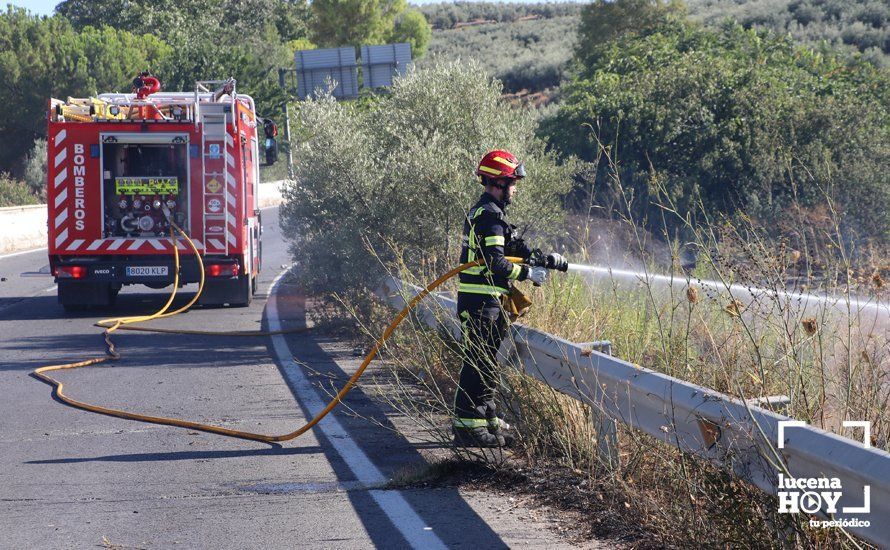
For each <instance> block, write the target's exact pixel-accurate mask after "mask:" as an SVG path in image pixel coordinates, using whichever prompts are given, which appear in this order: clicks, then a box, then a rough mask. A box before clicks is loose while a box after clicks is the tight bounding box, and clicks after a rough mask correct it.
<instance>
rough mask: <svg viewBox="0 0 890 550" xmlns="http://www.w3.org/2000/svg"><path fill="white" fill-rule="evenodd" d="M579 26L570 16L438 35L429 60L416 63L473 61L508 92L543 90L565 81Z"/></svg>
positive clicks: (481, 26)
mask: <svg viewBox="0 0 890 550" xmlns="http://www.w3.org/2000/svg"><path fill="white" fill-rule="evenodd" d="M578 22H579V18H578V17H577V16H575V15H571V16H559V17H554V18H550V19H537V20H526V21H516V22H513V23H490V24H485V25H478V26H474V27H465V28H459V29H453V30H444V31H434V32H433V38H432V41H431V42H430V47H429V53H428V56H427V58H426V59H423V60H420V61H419V62H418V64H419V65H420V66H425V65H428V64H430V63H436V62H438V61H441V60H454V59H464V60H469V59H473V60H476V61H478V62H479V63H480V64H482V66H484V67H486V68H487V69H488V71H489V72H490V73H491V74H492V75H493V76H495V77H496V78H498V79H499V80H501V81H502V82H503V84H504V90H505V91H506V92H518V91H520V90H523V89H526V90H529V91H541V90H545V89H547V88H552V87H555V86H558V85H559V83H560V82H561V81H562V79H563V78H565V76H566V70H567V67H568V62H569V60H570V59H571V58H572V52H573V49H574V47H575V37H576V28H577V26H578Z"/></svg>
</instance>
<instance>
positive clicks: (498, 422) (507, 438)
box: [488, 412, 516, 447]
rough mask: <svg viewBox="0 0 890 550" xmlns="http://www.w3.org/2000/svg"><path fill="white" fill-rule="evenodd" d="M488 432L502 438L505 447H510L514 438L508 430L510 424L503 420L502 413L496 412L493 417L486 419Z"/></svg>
mask: <svg viewBox="0 0 890 550" xmlns="http://www.w3.org/2000/svg"><path fill="white" fill-rule="evenodd" d="M488 433H490V434H491V435H494V436H496V437H501V438H503V439H504V446H505V447H512V446H513V443H514V442H515V440H516V438H515V437H513V434H512V433H511V432H510V425H509V424H507V423H506V422H505V421H504V413H501V412H499V413H497V416H496V417H495V418H489V419H488Z"/></svg>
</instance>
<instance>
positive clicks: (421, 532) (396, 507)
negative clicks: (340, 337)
mask: <svg viewBox="0 0 890 550" xmlns="http://www.w3.org/2000/svg"><path fill="white" fill-rule="evenodd" d="M285 273H287V270H285V271H283V272H281V273H280V274H279V275H278V276H277V277H275V280H274V281H273V282H272V286H271V287H270V289H269V301H268V302H267V303H266V313H267V317H268V319H269V330H270V331H276V330H281V322H280V321H279V319H278V300H277V294H276V292H277V291H278V284H279V282H280V281H281V278H282V277H283V276H284V274H285ZM272 347H273V349H274V350H275V355H277V356H278V360H279V361H280V362H281V364H282V365H283V366H284V369H283V371H284V376H285V377H286V378H287V380H288V382H290V385H291V387H292V388H293V389H294V391H296V392H297V393H298V394H299V399H300V401H301V402H302V403H303V405H304V406H305V407H306V408H307V409H308V410H309V414H310V415H312V416H315V415H316V414H318V413H319V412H321V410H322V409H324V407H325V405H326V403H325V402H323V401H322V399H321V398H320V397H319V395H318V393H317V391H316V389H315V387H314V386H312V384H311V383H310V382H309V380H308V379H307V378H306V376H305V375H304V374H303V370H302V369H301V368H300V367H299V366H298V365H297V363H296V362H295V361H294V359H293V354H292V353H291V352H290V350H289V349H288V347H287V341H285V339H284V337H283V336H282V335H280V334H279V335H275V336H272ZM316 429H319V430H321V431H322V432H323V433H324V434H325V435H326V436H327V438H328V441H330V443H331V445H332V446H333V447H334V450H336V451H337V454H339V455H340V458H342V459H343V462H345V463H346V465H347V467H348V468H349V469H350V470H352V472H353V474H355V477H356V479H358V481H360V482H361V483H363V484H365V485H380V484H383V483H386V481H387V478H386V477H385V476H384V475H383V473H382V472H381V471H380V470H379V469H378V468H377V466H375V465H374V463H373V462H371V459H369V458H368V455H366V454H365V453H364V451H362V450H361V449H360V448H359V446H358V445H356V443H355V442H354V441H353V440H352V438H351V436H350V435H349V432H347V431H346V430H345V429H343V426H342V425H341V424H340V422H339V421H338V420H337V419H336V418H335V417H334V416H333V415H328V416H326V417H325V418H324V420H322V421H321V422H319V423H318V424H317V425H316ZM369 493H370V494H371V498H373V499H374V501H375V502H376V503H377V505H378V506H380V508H381V509H382V510H383V512H384V513H385V514H386V516H387V517H388V518H389V520H390V521H391V522H392V524H393V525H394V526H395V528H396V529H398V530H399V532H400V533H401V534H402V536H403V537H405V540H406V541H408V544H409V545H411V547H412V548H423V549H431V548H442V549H444V548H446V546H445V544H444V543H443V542H442V539H440V538H439V537H438V535H436V534H435V533H434V532H433V531H432V530H431V529H429V526H428V525H427V524H426V522H425V521H424V520H423V519H422V518H421V517H420V516H418V515H417V512H415V511H414V509H413V508H412V507H411V505H410V504H409V503H408V501H407V500H405V497H404V496H402V493H401V492H399V491H380V490H372V491H369Z"/></svg>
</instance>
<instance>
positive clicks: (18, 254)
mask: <svg viewBox="0 0 890 550" xmlns="http://www.w3.org/2000/svg"><path fill="white" fill-rule="evenodd" d="M41 250H46V247H45V246H44V247H43V248H32V249H31V250H21V251H19V252H11V253H9V254H4V255H2V256H0V260H3V259H6V258H12V257H13V256H21V255H22V254H30V253H32V252H40V251H41Z"/></svg>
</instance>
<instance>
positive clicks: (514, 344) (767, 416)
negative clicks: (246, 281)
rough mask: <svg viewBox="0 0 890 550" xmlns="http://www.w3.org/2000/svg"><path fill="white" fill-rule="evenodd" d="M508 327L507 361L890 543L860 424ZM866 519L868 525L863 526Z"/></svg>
mask: <svg viewBox="0 0 890 550" xmlns="http://www.w3.org/2000/svg"><path fill="white" fill-rule="evenodd" d="M419 291H420V288H419V287H415V286H413V285H407V284H404V283H403V282H402V281H400V280H398V279H396V278H393V277H390V278H388V279H387V280H386V281H385V282H384V284H383V285H382V286H381V288H380V289H379V290H378V295H379V296H380V297H381V298H383V299H384V300H386V301H387V302H388V303H389V304H390V305H392V306H394V307H396V308H401V307H403V306H404V305H405V303H406V301H407V300H410V298H411V297H413V296H414V295H415V294H416V293H417V292H419ZM455 312H456V302H455V301H454V300H453V299H451V298H450V297H448V296H447V295H446V294H444V293H434V294H431V295H430V296H429V297H428V299H427V300H425V301H424V302H422V303H421V304H419V305H418V306H417V308H416V310H415V313H413V315H414V316H415V317H416V318H417V319H419V320H420V321H421V322H422V323H424V324H426V325H428V326H430V327H434V328H435V327H440V328H443V329H444V330H447V331H448V332H449V333H450V334H451V335H452V336H453V337H454V338H456V339H458V338H460V328H459V325H458V323H457V320H456V315H455ZM511 333H512V338H506V339H505V344H504V345H503V346H502V347H501V350H500V353H499V360H500V361H501V362H502V363H503V364H505V365H512V366H515V367H518V368H521V369H522V370H524V371H525V372H526V373H527V374H528V375H530V376H533V377H534V378H536V379H538V380H540V381H542V382H544V383H545V384H547V385H549V386H550V387H552V388H553V389H555V390H557V391H559V392H561V393H564V394H566V395H568V396H570V397H572V398H574V399H577V400H578V401H581V402H582V403H586V404H588V405H590V406H591V407H592V409H593V410H595V411H599V412H600V414H602V415H603V416H607V417H608V418H610V419H613V420H616V421H620V422H623V423H624V424H626V425H627V426H629V427H632V428H636V429H638V430H641V431H643V432H645V433H647V434H649V435H651V436H652V437H654V438H656V439H658V440H660V441H662V442H663V443H665V444H667V445H671V446H674V447H677V448H679V449H680V450H681V451H684V452H686V453H690V454H692V455H695V456H698V457H700V458H702V459H705V460H708V461H710V462H712V463H714V464H717V465H719V466H720V467H721V468H723V469H725V470H727V471H730V472H731V473H732V474H733V475H734V476H735V477H737V478H740V479H743V480H745V481H748V482H749V483H752V484H754V485H755V486H757V487H758V488H759V489H760V490H762V491H764V492H767V493H770V494H773V495H779V493H780V492H781V493H785V495H784V499H783V498H780V502H779V505H780V506H782V505H783V501H787V502H785V503H784V505H786V506H792V504H791V502H790V501H791V500H793V502H794V505H799V506H800V508H799V509H801V510H806V511H808V512H810V513H811V514H812V513H814V512H816V511H817V509H819V508H821V509H822V510H829V511H830V510H832V509H835V510H836V512H835V513H833V514H832V515H831V516H830V518H828V519H831V520H838V521H839V522H842V523H841V524H842V525H843V527H844V528H845V529H846V530H848V531H849V532H852V533H855V534H856V535H858V536H860V537H862V538H863V539H865V540H867V541H869V542H871V543H873V544H876V545H878V546H881V547H890V521H887V520H888V518H890V454H888V453H887V452H885V451H882V450H879V449H875V448H872V447H871V446H870V442H868V441H866V442H865V443H863V441H862V439H864V438H865V436H862V435H861V434H862V430H861V426H860V429H858V430H856V431H855V432H854V430H853V429H852V427H851V428H848V429H849V430H850V433H849V435H850V437H851V439H847V438H845V437H841V436H838V435H836V434H833V433H829V432H826V431H824V430H821V429H819V428H815V427H813V426H809V425H806V424H804V423H802V422H794V421H793V419H791V418H789V417H787V416H783V415H781V414H777V413H775V412H772V411H768V410H765V409H763V408H760V407H757V406H755V405H752V404H750V403H747V402H745V401H742V400H739V399H736V398H734V397H731V396H729V395H725V394H722V393H719V392H716V391H714V390H710V389H708V388H704V387H702V386H697V385H695V384H692V383H689V382H686V381H683V380H680V379H678V378H673V377H670V376H667V375H665V374H661V373H658V372H655V371H652V370H649V369H646V368H642V367H639V366H636V365H633V364H631V363H628V362H627V361H622V360H621V359H618V358H616V357H612V356H610V355H606V354H604V353H600V352H598V351H595V350H592V349H590V348H591V346H590V345H589V344H579V343H573V342H569V341H567V340H565V339H562V338H559V337H558V336H554V335H552V334H547V333H545V332H541V331H538V330H534V329H530V328H528V327H525V326H523V325H521V324H518V323H514V324H513V325H512V326H511ZM508 342H511V343H509V344H508ZM780 423H782V424H784V425H782V426H781V427H780ZM786 423H788V424H786ZM789 424H795V425H793V426H792V425H789ZM780 432H781V434H782V444H781V445H780V444H779V434H780ZM780 447H781V448H780ZM780 474H781V475H782V476H783V478H784V479H785V480H786V482H787V480H788V478H794V479H796V480H798V481H803V480H809V479H825V484H826V485H828V484H829V483H831V484H832V486H831V487H830V488H829V487H823V486H820V487H808V486H804V487H800V486H798V487H789V486H788V485H787V484H786V485H785V486H784V487H781V488H780V487H779V479H780V478H779V476H780ZM822 491H824V492H826V493H827V494H826V497H827V500H823V495H822V494H821V492H822ZM779 496H780V497H781V496H782V495H779ZM835 498H837V501H836V502H834V499H835ZM829 501H830V502H829ZM832 504H833V508H831V505H832ZM813 507H816V509H814V508H813ZM789 509H791V510H793V506H792V508H789ZM821 516H822V517H826V516H825V514H821ZM820 521H821V520H820ZM863 522H869V523H870V525H869V526H868V527H864V526H863V525H862V523H863Z"/></svg>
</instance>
